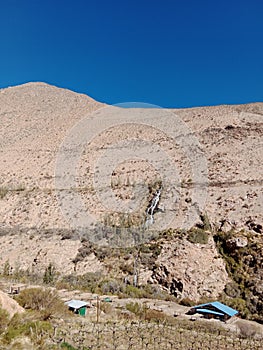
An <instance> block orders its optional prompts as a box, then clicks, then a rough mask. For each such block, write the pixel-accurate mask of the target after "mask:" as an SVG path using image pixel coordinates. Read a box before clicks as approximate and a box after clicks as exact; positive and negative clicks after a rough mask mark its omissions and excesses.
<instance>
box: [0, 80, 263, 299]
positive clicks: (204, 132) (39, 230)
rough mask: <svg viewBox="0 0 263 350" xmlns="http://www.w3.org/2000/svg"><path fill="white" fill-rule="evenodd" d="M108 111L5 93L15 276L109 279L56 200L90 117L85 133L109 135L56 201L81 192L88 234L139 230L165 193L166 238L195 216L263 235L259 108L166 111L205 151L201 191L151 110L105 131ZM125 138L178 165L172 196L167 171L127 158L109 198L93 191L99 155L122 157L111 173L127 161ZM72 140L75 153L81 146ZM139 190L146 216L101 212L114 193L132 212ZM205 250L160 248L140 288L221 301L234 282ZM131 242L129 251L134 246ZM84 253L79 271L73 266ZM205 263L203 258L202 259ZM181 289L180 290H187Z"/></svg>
mask: <svg viewBox="0 0 263 350" xmlns="http://www.w3.org/2000/svg"><path fill="white" fill-rule="evenodd" d="M102 108H105V106H104V105H103V104H101V103H98V102H96V101H94V100H93V99H91V98H89V97H88V96H85V95H81V94H77V93H74V92H72V91H69V90H65V89H60V88H57V87H54V86H50V85H47V84H44V83H28V84H24V85H21V86H17V87H10V88H7V89H2V90H0V119H1V129H0V234H1V237H0V240H1V245H0V262H1V263H5V262H6V261H9V262H10V264H11V267H12V268H13V270H15V268H16V267H17V266H20V267H21V268H23V269H24V270H26V269H32V270H34V271H35V270H37V271H41V272H43V271H44V269H45V267H46V266H47V265H48V264H49V263H50V262H52V263H54V264H55V265H56V267H57V269H58V270H59V271H62V273H63V271H64V273H65V274H68V273H73V272H74V271H77V272H78V273H80V274H81V273H85V272H87V271H93V272H95V271H102V272H103V273H105V274H106V273H107V271H108V272H109V263H108V265H107V264H103V263H102V262H101V261H100V260H99V259H98V258H97V257H96V254H95V255H94V252H89V253H87V252H85V249H84V253H83V242H82V243H81V242H80V241H79V240H78V239H77V238H76V236H74V232H75V231H76V226H75V225H74V222H73V219H74V217H72V216H70V215H69V216H68V217H67V215H66V214H67V213H65V210H64V211H61V199H60V200H58V193H57V188H56V182H55V177H56V176H57V173H56V160H57V155H58V153H59V151H60V150H61V144H62V143H63V140H65V138H66V136H67V135H68V133H69V132H70V130H71V131H72V128H73V127H74V125H76V123H78V122H81V121H82V120H85V118H86V119H87V120H88V123H89V125H91V126H92V127H93V126H94V130H98V129H100V128H102V126H103V125H101V124H104V123H105V127H104V129H105V130H103V128H102V131H101V132H97V133H95V134H94V137H93V138H92V140H91V142H90V143H89V144H88V145H86V148H85V149H83V152H82V153H81V156H80V159H79V160H78V163H77V165H78V167H79V169H78V171H77V180H76V183H77V186H76V188H65V189H60V192H61V193H62V194H63V195H64V194H65V195H66V194H70V195H72V196H73V197H74V196H75V194H76V193H78V194H79V195H80V196H81V199H82V201H83V207H84V208H85V210H87V211H88V212H90V213H92V215H93V217H94V220H95V224H94V223H92V225H91V226H90V227H86V232H91V235H93V231H92V230H94V232H95V233H96V232H97V231H96V227H97V226H96V224H97V223H98V222H101V223H102V225H103V224H106V227H107V226H108V227H109V226H113V227H114V229H115V230H116V232H119V231H118V229H119V230H120V231H121V229H122V228H123V227H124V228H129V227H131V226H133V225H138V222H140V220H142V219H143V220H145V215H146V212H147V208H149V205H152V203H153V202H152V201H153V199H154V196H156V193H157V192H158V190H159V191H160V190H162V194H161V196H160V200H159V202H158V205H157V206H156V209H158V210H154V212H153V217H154V222H155V223H157V224H158V222H164V223H166V215H168V214H169V215H170V216H169V218H171V217H172V219H171V220H170V221H169V222H168V221H167V225H166V227H165V228H166V229H169V228H180V223H181V222H182V220H181V218H182V217H184V216H186V215H190V216H191V215H193V217H194V220H193V224H197V225H199V226H200V223H202V220H201V219H202V215H203V213H205V215H206V217H207V218H208V220H209V223H210V225H211V228H212V229H213V230H221V231H230V230H231V229H233V230H235V231H239V230H245V231H250V232H251V234H252V235H253V234H255V235H258V234H262V233H263V231H262V222H263V220H262V217H263V211H262V202H263V201H262V199H263V186H262V173H263V171H262V170H263V164H262V154H263V144H262V135H263V103H254V104H249V105H235V106H215V107H200V108H191V109H178V110H169V111H167V113H166V114H167V116H166V128H167V130H168V129H172V128H175V124H176V123H177V121H178V118H180V119H181V120H182V121H184V123H185V125H186V127H187V130H188V131H189V135H190V136H189V135H187V136H186V137H188V138H189V137H190V138H195V139H197V140H198V142H199V146H198V147H199V152H200V154H201V155H202V157H203V159H205V160H206V161H207V171H208V172H207V182H206V183H205V184H198V183H195V175H194V173H195V170H196V169H195V168H194V164H195V163H194V162H193V164H192V165H191V164H190V165H189V159H187V156H185V154H184V152H183V150H182V149H180V144H178V143H177V142H176V141H177V140H173V139H171V137H170V136H169V135H168V133H167V134H165V133H163V132H161V131H160V130H159V129H158V130H156V129H154V128H152V127H149V126H147V124H146V123H145V113H146V110H144V109H137V110H136V112H135V110H133V109H129V111H128V113H130V115H132V114H135V113H137V114H138V113H141V120H140V119H139V120H137V122H138V123H137V124H139V125H134V124H133V125H129V126H128V127H127V124H125V123H124V124H123V125H117V126H115V127H113V128H108V129H107V122H108V121H109V120H110V119H111V118H112V114H107V113H108V112H107V109H106V112H105V119H104V120H103V119H99V118H101V116H103V113H104V112H101V111H104V110H102ZM109 108H110V107H109ZM116 110H118V111H119V109H117V108H116V107H115V109H114V108H113V109H110V111H116ZM159 112H160V116H162V113H163V111H157V112H156V111H151V110H148V111H147V113H148V114H149V113H153V115H154V113H159ZM113 114H114V113H113ZM157 119H158V118H157ZM157 119H156V120H157ZM159 119H160V118H159ZM154 120H155V119H154ZM156 120H155V121H156ZM156 123H157V122H156ZM79 125H81V124H79ZM79 131H81V130H79ZM179 136H180V135H179ZM129 138H130V139H132V140H135V146H134V150H136V147H137V148H138V146H139V147H140V145H142V148H143V147H144V146H145V145H146V146H147V142H148V143H150V152H149V157H150V156H152V154H153V153H154V151H155V149H154V146H155V145H156V147H157V146H158V147H159V148H161V149H162V150H164V152H166V153H164V154H168V155H169V157H174V159H175V163H174V164H175V165H172V169H174V168H177V173H178V183H175V182H174V183H172V184H171V186H170V185H169V186H170V187H169V186H168V185H167V184H166V185H165V184H163V183H162V171H164V172H165V171H166V169H165V167H164V166H163V164H165V163H162V164H161V163H160V164H161V165H160V167H159V168H158V162H157V163H156V164H157V168H158V171H157V170H156V169H154V167H153V164H149V162H147V157H146V159H140V158H138V159H133V158H132V156H131V155H130V154H129V153H126V158H124V159H122V160H121V161H120V163H116V164H114V166H115V168H113V169H114V171H112V172H111V180H110V185H109V186H108V187H106V189H105V188H103V186H102V185H103V184H104V183H103V181H102V182H101V183H102V185H101V187H99V186H100V184H99V185H97V186H95V185H94V182H93V177H94V176H96V174H97V172H98V170H97V168H96V167H97V166H98V163H97V161H98V159H100V157H101V154H102V153H103V152H104V151H105V150H106V149H107V148H108V147H110V146H113V150H115V151H116V152H115V151H113V152H112V151H111V152H109V153H108V154H107V153H106V158H105V162H106V163H107V164H109V165H111V161H112V162H113V161H115V162H116V159H115V158H114V157H113V155H114V152H115V154H117V153H118V152H119V151H120V153H121V152H122V154H124V155H125V153H123V152H124V151H125V152H127V145H126V146H125V145H124V144H123V143H122V142H125V141H126V140H128V139H129ZM178 138H179V137H178ZM138 140H143V142H142V143H140V142H139V141H138ZM75 141H76V145H78V138H77V139H76V140H75ZM146 146H145V147H146ZM114 147H115V148H114ZM125 147H126V148H125ZM145 149H146V150H147V148H145ZM123 150H124V151H123ZM66 151H67V152H68V153H66V154H70V152H71V151H72V150H71V149H68V150H66ZM157 152H159V151H158V149H157ZM160 154H161V152H160ZM111 156H112V157H113V158H112V159H111V158H110V157H111ZM107 157H108V158H107ZM167 159H168V156H167ZM167 164H168V165H169V164H170V163H167ZM65 176H66V175H65ZM102 177H103V176H102ZM141 183H143V184H146V189H145V187H144V188H143V189H142V190H141V191H140V192H139V195H140V197H141V198H140V208H139V210H137V212H136V213H135V214H133V213H131V214H129V215H126V213H125V214H123V213H121V210H120V212H116V211H114V210H112V208H109V207H107V205H103V204H104V203H103V200H101V198H104V199H105V198H106V196H107V195H108V192H109V188H111V189H112V190H113V193H114V195H115V197H116V198H117V200H119V201H124V202H125V203H126V202H129V201H130V202H131V203H132V201H133V200H134V197H135V196H134V188H136V186H137V185H138V184H141ZM202 185H204V186H205V187H206V188H205V189H206V191H207V194H206V202H205V206H204V208H201V209H202V210H201V209H200V208H198V206H197V205H196V203H195V202H194V200H193V198H192V196H193V192H194V188H195V187H198V186H202ZM156 191H157V192H156ZM137 194H138V192H137ZM73 197H72V198H73ZM197 201H198V199H197ZM72 203H73V202H72ZM69 209H70V208H69ZM85 210H84V211H85ZM191 210H192V211H191ZM167 213H168V214H167ZM187 213H188V214H187ZM77 214H80V215H82V214H83V213H81V212H80V213H77ZM77 214H76V215H77ZM180 220H181V221H180ZM72 224H73V225H72ZM211 228H210V230H211ZM135 230H136V228H135ZM106 231H107V229H106ZM106 234H107V232H106ZM11 235H12V237H11ZM69 238H74V240H70V239H69ZM102 238H103V237H102ZM104 238H105V237H104ZM96 239H97V238H96ZM98 240H99V239H98ZM102 242H103V239H102ZM209 242H210V243H209V244H208V245H207V246H206V247H203V248H202V245H201V246H198V245H197V246H196V245H195V243H191V244H192V245H191V244H190V243H189V242H188V243H187V241H185V242H184V243H183V244H182V246H181V247H179V248H178V241H177V240H175V242H173V243H172V244H170V243H168V244H167V245H165V244H164V245H163V247H162V249H163V251H162V253H161V254H160V256H159V258H158V259H159V260H158V263H159V265H158V266H159V267H158V268H157V270H155V271H150V272H149V271H148V270H147V268H145V269H144V270H143V274H144V275H143V276H144V277H143V281H144V282H145V283H147V282H149V281H150V282H151V283H157V284H158V283H159V284H161V285H165V284H166V289H168V290H169V289H172V290H174V288H175V289H176V288H177V289H176V290H175V291H174V295H178V293H179V294H180V295H181V296H184V297H187V296H191V297H192V298H197V297H198V296H201V295H210V296H216V295H218V294H219V293H220V292H221V291H222V290H223V289H224V286H225V284H226V283H227V281H228V277H227V274H226V270H225V265H224V262H223V260H222V259H221V258H220V257H219V256H218V255H217V252H216V248H215V243H214V242H212V241H211V240H210V241H209ZM126 243H127V245H129V244H128V243H129V242H128V239H127V242H126ZM81 249H82V250H81ZM81 252H82V253H81ZM81 254H82V257H81V259H79V262H78V264H77V265H76V263H75V262H74V261H75V260H76V259H75V258H76V256H80V255H81ZM201 255H202V259H199V258H200V257H201ZM157 257H158V256H157ZM157 257H156V258H157ZM180 257H181V258H180ZM206 257H207V259H206ZM180 259H181V260H180ZM191 259H192V260H191ZM198 260H199V262H198ZM206 261H209V263H210V265H211V266H212V268H211V269H209V268H208V269H207V270H206V269H204V271H207V274H208V276H203V275H200V273H199V272H200V269H202V266H201V265H202V264H203V265H204V264H205V262H206ZM107 266H108V267H107ZM213 266H216V267H217V268H213ZM158 269H159V270H158ZM215 270H217V272H216V271H215ZM165 271H166V272H165ZM167 271H168V272H169V273H167ZM164 272H165V273H164ZM164 279H166V281H164ZM178 281H179V282H180V283H181V282H182V281H183V282H182V284H183V285H184V287H183V291H182V290H181V289H182V287H181V285H180V283H179V282H178ZM218 281H219V282H218ZM207 288H208V289H209V291H208V292H207V290H206V289H207ZM170 291H171V290H170Z"/></svg>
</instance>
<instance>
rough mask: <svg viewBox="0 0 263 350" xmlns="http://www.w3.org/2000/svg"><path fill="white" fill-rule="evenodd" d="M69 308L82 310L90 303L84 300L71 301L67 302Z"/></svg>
mask: <svg viewBox="0 0 263 350" xmlns="http://www.w3.org/2000/svg"><path fill="white" fill-rule="evenodd" d="M65 304H66V305H68V307H71V308H72V309H80V308H81V307H84V306H87V305H88V303H87V302H86V301H82V300H70V301H67V302H65Z"/></svg>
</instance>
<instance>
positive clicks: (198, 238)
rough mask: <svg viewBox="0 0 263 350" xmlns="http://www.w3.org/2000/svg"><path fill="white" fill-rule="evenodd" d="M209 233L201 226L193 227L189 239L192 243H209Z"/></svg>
mask: <svg viewBox="0 0 263 350" xmlns="http://www.w3.org/2000/svg"><path fill="white" fill-rule="evenodd" d="M208 238H209V233H208V232H206V231H204V230H203V229H200V228H193V229H191V230H190V231H189V234H188V237H187V239H188V241H189V242H191V243H199V244H207V243H208Z"/></svg>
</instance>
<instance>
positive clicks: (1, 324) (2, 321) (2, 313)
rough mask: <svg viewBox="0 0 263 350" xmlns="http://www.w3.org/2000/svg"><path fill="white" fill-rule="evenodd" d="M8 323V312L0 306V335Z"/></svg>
mask: <svg viewBox="0 0 263 350" xmlns="http://www.w3.org/2000/svg"><path fill="white" fill-rule="evenodd" d="M8 322H9V315H8V312H7V311H6V310H4V309H2V308H1V305H0V334H1V333H2V332H3V331H4V329H5V327H6V326H7V324H8Z"/></svg>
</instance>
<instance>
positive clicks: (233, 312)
mask: <svg viewBox="0 0 263 350" xmlns="http://www.w3.org/2000/svg"><path fill="white" fill-rule="evenodd" d="M209 305H212V306H213V307H215V308H217V309H218V310H220V311H222V312H224V313H225V314H226V315H228V316H234V315H237V314H238V311H237V310H235V309H232V307H229V306H227V305H224V304H222V303H220V302H219V301H213V302H212V303H205V304H201V305H197V306H194V308H195V309H196V308H203V307H205V306H209Z"/></svg>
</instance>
